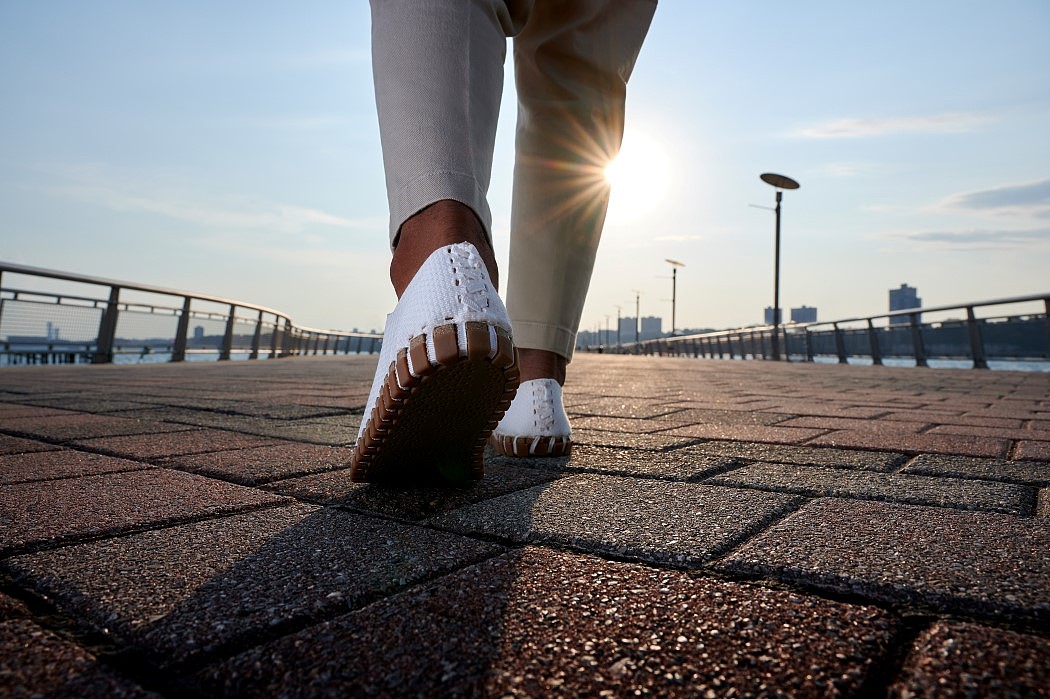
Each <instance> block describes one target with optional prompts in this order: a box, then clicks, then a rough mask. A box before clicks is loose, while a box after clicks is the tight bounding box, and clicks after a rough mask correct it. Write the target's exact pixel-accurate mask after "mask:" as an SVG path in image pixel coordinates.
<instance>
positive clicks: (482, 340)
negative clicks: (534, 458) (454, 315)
mask: <svg viewBox="0 0 1050 699" xmlns="http://www.w3.org/2000/svg"><path fill="white" fill-rule="evenodd" d="M464 330H465V333H464V335H465V341H464V344H465V346H463V347H461V346H460V340H459V333H458V328H457V326H456V325H455V324H452V323H450V324H448V325H441V326H438V327H436V328H434V331H433V334H432V337H433V345H434V354H435V361H433V362H431V361H430V358H429V356H428V354H427V336H426V335H425V334H422V335H417V336H415V337H413V338H412V339H411V340H410V341H409V343H408V347H403V348H401V350H400V351H399V352H398V353H397V357H396V359H395V360H394V361H392V362H391V363H390V367H389V368H388V370H387V374H386V377H385V378H384V380H383V384H382V386H381V387H380V391H379V396H378V398H377V400H376V405H375V408H373V410H372V414H371V415H368V416H366V417H365V419H367V420H368V424H367V425H366V427H365V429H364V431H362V433H361V437H360V438H359V439H358V440H357V444H355V445H354V453H353V456H352V457H351V460H350V479H351V480H352V481H355V482H359V483H363V482H388V483H397V484H399V485H405V486H413V485H423V484H428V483H433V482H465V481H471V480H479V479H481V478H482V477H483V476H484V473H485V466H484V451H485V444H486V442H487V441H488V438H489V435H491V434H492V431H493V430H494V429H495V428H496V426H497V425H498V424H499V421H500V420H501V419H502V418H503V414H504V413H505V412H506V410H507V408H509V407H510V403H511V401H512V400H513V399H514V394H515V392H516V391H517V388H518V382H519V373H518V361H517V352H516V350H515V349H514V345H513V343H512V341H511V338H510V334H509V333H508V332H507V331H506V330H504V329H502V328H499V327H497V326H494V325H490V324H488V323H483V322H468V323H465V324H464Z"/></svg>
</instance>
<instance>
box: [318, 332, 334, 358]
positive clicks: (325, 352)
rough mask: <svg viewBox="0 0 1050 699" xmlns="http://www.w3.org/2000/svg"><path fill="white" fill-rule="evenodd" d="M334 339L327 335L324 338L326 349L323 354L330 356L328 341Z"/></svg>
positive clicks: (322, 351)
mask: <svg viewBox="0 0 1050 699" xmlns="http://www.w3.org/2000/svg"><path fill="white" fill-rule="evenodd" d="M331 339H332V336H331V335H328V334H325V336H324V349H323V350H321V354H328V341H329V340H331Z"/></svg>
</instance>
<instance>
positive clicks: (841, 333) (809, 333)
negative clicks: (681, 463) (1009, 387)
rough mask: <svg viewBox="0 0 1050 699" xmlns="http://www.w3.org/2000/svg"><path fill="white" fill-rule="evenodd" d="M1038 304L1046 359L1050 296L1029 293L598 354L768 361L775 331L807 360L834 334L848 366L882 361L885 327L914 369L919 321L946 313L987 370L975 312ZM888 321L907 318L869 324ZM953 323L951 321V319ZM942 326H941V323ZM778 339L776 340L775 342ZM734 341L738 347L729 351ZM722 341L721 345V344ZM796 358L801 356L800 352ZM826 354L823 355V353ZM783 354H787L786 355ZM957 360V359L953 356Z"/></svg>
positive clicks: (921, 352) (920, 351) (675, 339)
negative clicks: (905, 343) (861, 345)
mask: <svg viewBox="0 0 1050 699" xmlns="http://www.w3.org/2000/svg"><path fill="white" fill-rule="evenodd" d="M1037 301H1042V302H1043V309H1044V310H1043V313H1042V314H1039V313H1032V314H1027V315H1028V316H1030V317H1032V318H1036V317H1038V316H1039V315H1042V317H1043V325H1044V330H1045V332H1044V333H1043V335H1044V336H1045V337H1044V340H1045V349H1043V350H1042V354H1040V355H1038V356H1039V357H1040V358H1042V357H1050V293H1046V294H1031V295H1027V296H1013V297H1007V298H998V299H990V300H987V301H975V302H972V303H963V304H955V305H946V306H931V307H927V308H909V309H903V310H899V311H889V312H886V313H878V314H875V315H870V316H859V317H855V318H845V319H840V320H830V321H827V320H825V321H813V322H809V323H789V324H781V325H779V326H773V325H759V326H751V327H747V328H736V329H731V330H719V331H714V332H708V333H696V334H692V335H672V336H669V337H662V338H654V339H650V340H643V341H641V342H630V343H624V344H621V345H617V346H615V347H602V351H606V352H613V353H629V354H660V355H663V354H671V355H678V354H692V355H693V356H701V355H703V356H705V357H708V356H710V357H715V356H716V355H717V356H719V357H724V356H725V355H726V353H727V352H728V354H729V356H730V357H736V356H740V357H741V358H745V357H747V356H751V357H752V358H759V357H760V356H761V358H762V359H767V358H769V357H770V355H773V357H774V358H776V357H775V355H776V354H777V353H775V352H767V351H766V343H767V341H768V342H769V343H770V344H772V339H773V337H772V333H773V332H778V335H779V334H781V333H782V334H783V340H784V342H783V345H784V347H785V348H788V340H789V336H790V335H793V336H795V337H799V336H802V338H803V340H804V342H805V352H804V354H805V356H806V360H807V361H813V358H814V354H815V352H814V350H813V344H812V342H813V339H814V337H818V336H824V335H828V334H830V335H833V336H834V342H835V352H834V354H835V355H837V357H838V360H839V363H842V364H845V363H847V362H848V359H849V357H850V356H866V357H871V360H872V363H873V364H882V360H883V357H884V352H883V349H882V348H881V347H880V341H879V331H880V330H887V329H898V328H899V329H901V330H908V331H910V335H911V342H910V344H911V354H910V355H908V356H912V357H914V359H915V363H916V364H917V365H918V366H929V364H928V361H927V360H928V355H929V352H928V351H927V348H926V340H925V338H924V334H923V328H924V327H925V328H926V329H927V332H929V330H930V328H931V327H932V324H927V325H925V326H924V325H923V324H922V323H921V317H922V316H923V315H926V314H931V313H944V312H948V311H965V314H966V316H965V318H959V319H957V320H958V322H959V323H961V324H964V325H965V326H966V329H967V342H966V345H967V346H966V347H965V348H964V349H963V350H962V352H963V353H964V355H965V356H968V357H969V359H971V360H972V362H973V366H974V368H976V369H987V368H988V360H987V356H988V352H987V348H986V346H985V339H984V333H983V332H982V327H981V321H982V320H984V319H980V318H977V316H976V314H975V312H974V309H977V308H985V307H992V306H1003V305H1009V304H1018V303H1032V302H1037ZM892 318H907V323H899V324H895V323H890V324H889V325H888V326H887V327H886V328H877V327H876V326H875V323H874V321H876V320H880V319H892ZM952 320H953V321H955V320H956V319H952ZM851 323H866V325H867V327H866V328H863V329H862V331H863V333H864V334H865V335H866V336H867V340H868V351H867V352H863V353H858V352H852V353H850V352H849V351H848V349H847V343H846V335H845V334H846V333H850V332H853V333H858V332H860V331H861V329H857V330H847V329H843V328H842V326H843V325H847V324H851ZM821 327H827V328H829V329H828V330H816V328H821ZM942 327H943V323H942ZM778 339H779V338H778ZM734 342H735V343H736V344H737V346H736V347H734ZM723 343H724V345H725V346H723ZM799 354H802V352H800V353H799ZM825 354H827V353H825ZM785 356H787V353H786V352H785ZM956 356H958V355H956Z"/></svg>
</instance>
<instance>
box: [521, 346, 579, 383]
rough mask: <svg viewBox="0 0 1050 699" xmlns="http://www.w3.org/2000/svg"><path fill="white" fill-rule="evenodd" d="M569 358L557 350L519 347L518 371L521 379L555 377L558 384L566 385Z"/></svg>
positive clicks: (523, 380)
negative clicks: (556, 351)
mask: <svg viewBox="0 0 1050 699" xmlns="http://www.w3.org/2000/svg"><path fill="white" fill-rule="evenodd" d="M568 364H569V360H567V359H566V358H565V357H563V356H561V355H560V354H557V353H555V352H549V351H547V350H539V349H529V348H527V347H519V348H518V371H519V372H520V373H521V381H522V383H524V382H525V381H532V380H533V379H554V380H555V381H557V382H558V385H560V386H563V385H565V369H566V367H567V366H568Z"/></svg>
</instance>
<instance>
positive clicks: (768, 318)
mask: <svg viewBox="0 0 1050 699" xmlns="http://www.w3.org/2000/svg"><path fill="white" fill-rule="evenodd" d="M762 318H763V319H764V320H765V323H766V325H772V324H773V307H772V306H766V309H765V310H764V311H763V312H762ZM777 320H778V322H783V320H784V309H783V308H781V309H778V311H777Z"/></svg>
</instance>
